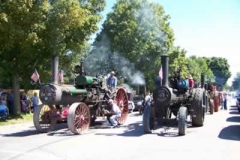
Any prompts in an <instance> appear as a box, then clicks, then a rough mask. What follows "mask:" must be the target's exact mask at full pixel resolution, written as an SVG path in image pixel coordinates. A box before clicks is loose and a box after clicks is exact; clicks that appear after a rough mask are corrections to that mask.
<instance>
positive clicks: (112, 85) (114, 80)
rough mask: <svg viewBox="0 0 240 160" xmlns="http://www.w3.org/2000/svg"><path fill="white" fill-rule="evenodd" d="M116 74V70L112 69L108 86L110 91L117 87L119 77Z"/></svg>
mask: <svg viewBox="0 0 240 160" xmlns="http://www.w3.org/2000/svg"><path fill="white" fill-rule="evenodd" d="M114 75H115V72H114V71H112V72H111V73H110V76H109V78H108V79H107V87H108V89H109V90H110V91H113V90H114V89H115V88H116V87H117V78H116V77H115V76H114Z"/></svg>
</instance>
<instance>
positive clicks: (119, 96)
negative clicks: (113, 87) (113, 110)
mask: <svg viewBox="0 0 240 160" xmlns="http://www.w3.org/2000/svg"><path fill="white" fill-rule="evenodd" d="M115 101H116V102H117V105H118V106H119V107H120V106H121V105H123V107H122V108H121V107H120V109H121V111H122V112H121V117H120V118H119V119H118V123H120V124H122V123H124V122H125V121H126V119H127V116H128V98H127V94H126V92H125V90H124V89H123V88H120V89H118V91H117V93H116V97H115Z"/></svg>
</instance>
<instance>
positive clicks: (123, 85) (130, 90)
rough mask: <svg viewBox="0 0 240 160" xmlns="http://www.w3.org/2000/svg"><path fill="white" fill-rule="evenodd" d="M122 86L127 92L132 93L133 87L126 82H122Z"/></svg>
mask: <svg viewBox="0 0 240 160" xmlns="http://www.w3.org/2000/svg"><path fill="white" fill-rule="evenodd" d="M122 87H124V88H126V90H127V92H128V93H132V92H133V89H132V88H131V87H130V86H129V85H128V84H126V83H123V84H122Z"/></svg>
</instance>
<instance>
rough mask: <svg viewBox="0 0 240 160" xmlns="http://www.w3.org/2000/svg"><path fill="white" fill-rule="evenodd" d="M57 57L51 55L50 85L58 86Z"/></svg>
mask: <svg viewBox="0 0 240 160" xmlns="http://www.w3.org/2000/svg"><path fill="white" fill-rule="evenodd" d="M58 59H59V58H58V56H56V55H53V56H52V83H53V84H58V63H59V60H58Z"/></svg>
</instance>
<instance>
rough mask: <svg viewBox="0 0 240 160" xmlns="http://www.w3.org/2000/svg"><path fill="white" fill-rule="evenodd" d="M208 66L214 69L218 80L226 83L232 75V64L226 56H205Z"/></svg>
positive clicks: (223, 83)
mask: <svg viewBox="0 0 240 160" xmlns="http://www.w3.org/2000/svg"><path fill="white" fill-rule="evenodd" d="M205 59H206V61H207V64H208V67H209V68H210V69H211V70H212V72H213V74H214V76H215V78H216V82H217V83H219V84H221V85H225V84H226V82H227V80H228V79H229V78H230V77H231V72H230V66H229V64H228V61H227V59H226V58H222V57H211V58H205Z"/></svg>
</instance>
